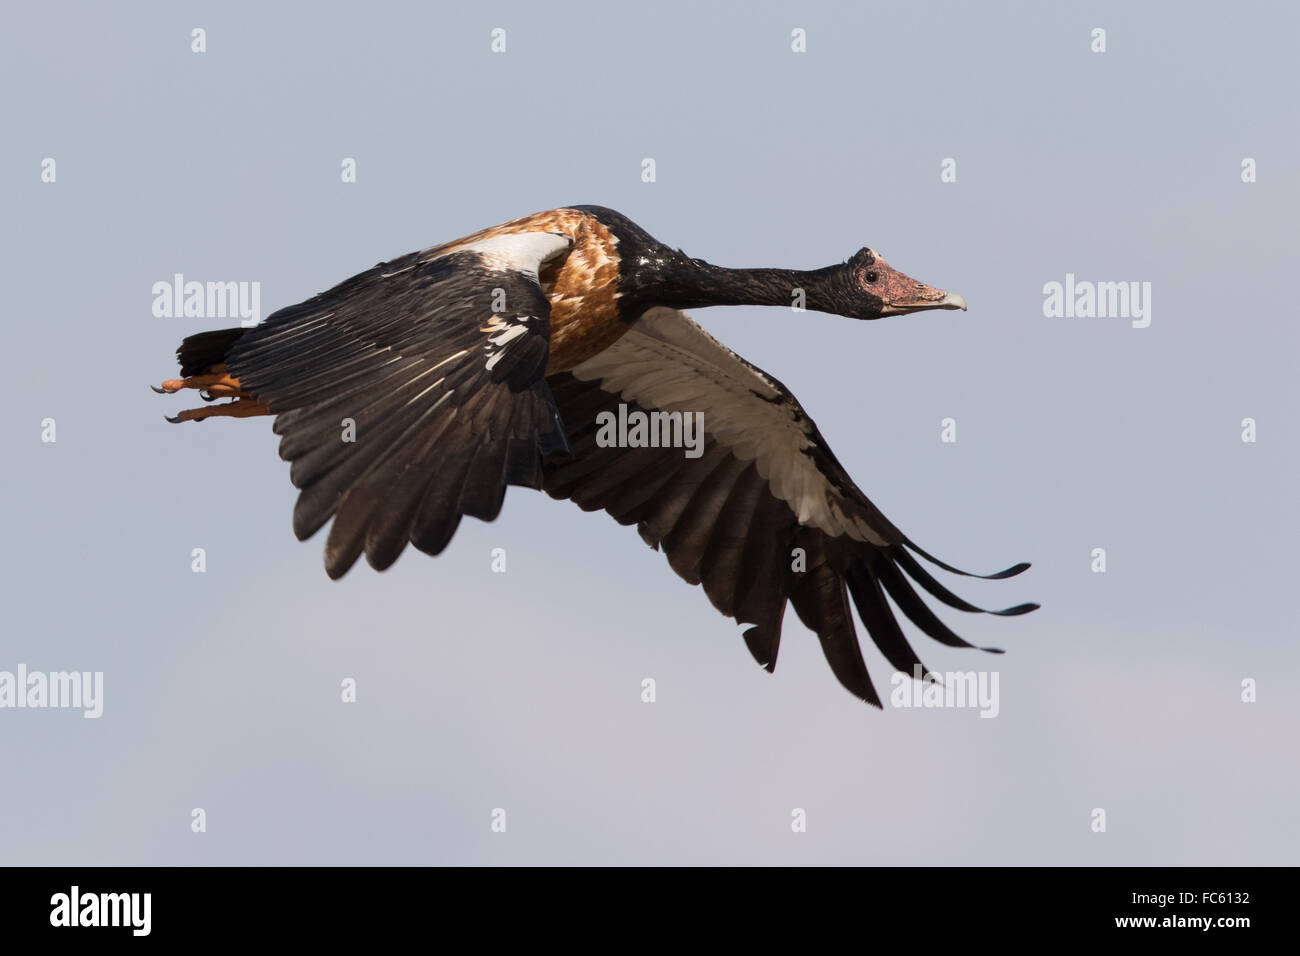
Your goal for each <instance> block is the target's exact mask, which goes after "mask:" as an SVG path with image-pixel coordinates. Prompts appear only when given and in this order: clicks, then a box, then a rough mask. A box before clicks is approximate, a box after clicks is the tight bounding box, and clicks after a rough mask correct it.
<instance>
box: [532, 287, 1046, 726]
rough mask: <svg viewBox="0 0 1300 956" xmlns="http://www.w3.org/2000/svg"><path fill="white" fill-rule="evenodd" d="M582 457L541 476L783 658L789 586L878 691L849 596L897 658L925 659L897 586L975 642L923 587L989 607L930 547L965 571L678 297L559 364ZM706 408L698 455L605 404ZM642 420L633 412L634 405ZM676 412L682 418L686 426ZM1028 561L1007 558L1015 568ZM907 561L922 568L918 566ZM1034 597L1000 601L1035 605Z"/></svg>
mask: <svg viewBox="0 0 1300 956" xmlns="http://www.w3.org/2000/svg"><path fill="white" fill-rule="evenodd" d="M549 382H550V385H551V391H552V394H553V395H554V397H555V400H556V403H557V405H558V407H559V410H560V416H561V418H562V420H563V422H564V424H565V428H566V431H567V436H568V443H569V446H570V450H571V457H568V458H566V457H564V456H552V457H551V458H548V459H547V460H546V462H545V465H544V471H545V476H544V487H545V489H546V491H547V492H548V493H549V494H550V495H551V496H552V497H555V498H570V499H572V500H573V501H574V502H575V503H577V504H578V505H579V506H580V507H582V508H583V509H585V510H588V511H592V510H595V509H598V508H599V509H604V510H606V511H608V512H609V513H610V514H611V515H612V516H613V517H614V518H615V519H616V520H617V521H619V522H620V523H621V524H636V525H637V530H638V531H639V532H640V533H641V537H642V538H643V539H645V541H646V542H647V543H648V544H649V545H650V546H651V547H654V548H662V549H663V550H664V552H665V553H666V555H667V557H668V563H669V564H670V565H671V566H672V568H673V570H674V571H676V572H677V573H678V574H679V575H680V576H681V577H682V578H684V579H685V580H687V581H688V582H690V583H691V584H703V586H704V591H705V593H706V594H707V595H708V597H709V600H710V601H711V602H712V603H713V605H714V606H715V607H716V608H717V609H718V610H719V611H721V612H722V613H723V614H726V615H729V616H731V617H734V618H735V619H736V621H737V622H739V623H742V624H750V625H752V626H751V627H750V628H749V629H748V630H746V631H745V635H744V636H745V643H746V644H747V645H748V647H749V650H750V652H751V653H752V654H753V655H754V658H755V659H756V660H757V661H758V662H759V663H760V664H762V665H763V666H764V667H766V668H767V669H768V670H769V671H771V670H772V669H773V668H774V667H775V666H776V656H777V649H778V646H779V644H780V639H781V622H782V618H783V616H784V613H785V607H786V604H787V602H789V603H791V604H793V605H794V609H795V611H796V613H797V614H798V615H799V618H800V620H802V621H803V623H804V624H805V625H806V626H807V627H808V628H810V629H811V630H813V631H815V632H816V633H817V636H818V637H819V638H820V640H821V646H822V650H823V651H824V652H825V655H826V660H827V661H828V663H829V664H830V666H831V669H832V670H833V671H834V672H835V676H836V677H838V678H839V680H840V683H842V684H843V685H844V686H845V687H847V688H848V689H849V690H850V691H851V692H852V693H854V694H855V695H856V696H858V697H859V698H861V699H863V700H865V701H867V702H869V703H871V704H874V705H875V706H877V707H879V706H881V701H880V697H879V695H878V694H877V693H876V690H875V688H874V687H873V686H872V683H871V679H870V677H869V676H868V674H867V667H866V663H865V662H864V661H863V658H862V652H861V649H860V647H859V645H858V641H857V634H856V630H855V627H854V624H853V616H852V612H851V610H850V599H851V600H852V603H853V605H854V606H856V607H857V610H858V615H859V616H860V617H861V619H862V622H863V624H864V625H865V626H866V628H867V631H868V632H869V633H870V635H871V638H872V640H873V641H874V642H875V644H876V646H877V647H879V648H880V650H881V652H882V653H883V654H884V656H885V657H886V659H887V660H888V661H889V663H890V664H891V665H893V666H894V667H895V668H897V669H898V670H901V671H905V672H907V673H909V674H910V673H913V668H914V667H922V672H923V673H925V671H924V668H923V666H922V665H921V662H920V660H919V659H918V658H917V655H916V653H915V651H913V650H912V647H911V645H910V644H909V643H908V641H907V638H906V637H905V636H904V634H903V631H902V628H901V627H900V626H899V623H898V621H897V620H896V619H895V617H894V614H893V611H892V610H891V608H890V606H889V603H888V601H886V599H885V595H886V594H888V595H889V596H890V597H892V598H893V600H894V602H895V603H896V604H897V605H898V607H899V608H900V609H901V610H902V611H903V613H904V614H905V615H907V617H908V618H910V619H911V621H912V622H913V623H914V624H915V625H916V626H917V627H919V628H920V629H921V630H922V631H923V632H924V633H926V634H928V635H929V636H930V637H932V638H934V639H935V640H937V641H939V642H941V643H943V644H947V645H949V646H953V647H970V646H971V645H970V644H968V643H967V642H966V641H964V640H962V639H961V638H960V637H958V636H957V635H956V634H955V633H953V631H952V630H951V629H950V628H949V627H948V626H947V625H946V624H944V623H943V622H942V621H941V620H939V618H938V617H937V616H936V615H935V613H934V612H933V611H932V610H931V609H930V608H929V606H928V605H927V604H926V603H925V602H924V601H923V600H922V599H921V596H920V594H919V593H918V592H917V590H916V587H915V586H914V585H919V586H920V587H921V588H923V589H924V590H925V591H928V592H929V593H930V594H931V595H933V596H934V597H935V598H937V599H938V600H940V601H942V602H943V603H945V604H947V605H949V606H950V607H954V608H960V609H961V610H964V611H980V610H982V609H981V608H977V607H976V606H975V605H973V604H970V603H969V602H967V601H964V600H962V599H961V598H959V597H957V596H956V595H955V594H953V593H952V592H951V591H949V590H948V589H947V588H945V587H944V586H943V585H942V584H940V583H939V582H938V581H936V580H935V579H934V577H933V576H931V575H930V574H929V573H928V572H927V571H926V570H925V568H924V567H922V565H921V563H920V562H919V561H918V560H917V556H920V557H923V558H925V559H927V560H929V561H932V562H933V563H935V564H936V565H938V566H939V567H942V568H944V569H946V570H948V571H953V572H955V573H958V574H967V572H964V571H959V570H957V569H956V568H953V567H951V566H949V565H947V564H944V563H942V562H940V561H938V560H936V559H935V558H933V557H931V556H930V555H929V554H927V553H926V552H924V551H922V550H921V549H920V548H918V547H917V546H916V545H915V544H913V543H912V542H911V541H910V540H909V539H908V538H907V537H906V536H905V535H903V534H902V532H900V531H899V530H898V529H897V528H896V527H894V525H893V524H891V523H890V522H889V520H888V519H887V518H885V516H884V515H883V514H881V512H880V511H879V509H877V508H876V507H875V505H873V504H872V503H871V502H870V501H869V500H868V499H867V497H866V496H865V495H864V494H863V493H862V492H861V490H859V489H858V487H857V485H855V484H854V483H853V481H852V479H850V478H849V476H848V474H847V473H846V472H845V470H844V468H843V467H842V466H841V465H840V463H839V462H838V461H837V460H836V459H835V456H834V455H833V454H832V453H831V450H830V448H829V447H828V446H827V444H826V442H825V440H824V439H823V438H822V436H821V433H820V432H818V430H817V426H816V425H815V424H813V422H812V420H811V419H810V418H808V416H807V414H805V412H804V410H803V408H802V407H801V406H800V405H799V403H798V402H797V401H796V400H795V398H794V396H793V395H791V394H790V392H789V391H788V390H787V389H786V388H785V386H783V385H782V384H781V383H780V382H778V381H776V380H775V379H773V378H771V377H770V376H768V375H767V374H765V373H764V372H763V371H761V370H760V369H758V368H756V367H754V366H752V365H750V364H749V363H747V362H746V361H745V360H744V359H742V358H740V357H739V356H738V355H736V354H735V353H734V352H731V351H730V350H729V349H727V348H725V347H724V346H723V345H722V344H721V343H719V342H718V341H717V340H716V339H714V338H713V337H712V336H710V335H709V334H708V333H707V332H705V331H704V330H703V329H702V328H700V327H699V326H698V325H697V324H696V323H695V322H693V321H692V320H691V319H690V318H688V317H687V316H685V315H683V314H682V313H680V312H677V311H675V310H672V309H665V308H656V309H651V310H649V311H648V312H646V314H645V315H644V316H642V318H641V319H639V320H638V321H637V322H636V323H635V324H634V325H633V326H632V328H631V330H629V331H628V333H627V334H626V335H624V336H623V337H622V338H621V339H619V340H618V341H617V342H616V343H615V344H614V345H613V346H611V347H610V348H608V349H606V350H605V351H604V352H601V353H600V354H599V355H597V356H595V357H594V358H592V359H589V360H588V361H586V362H584V363H583V364H581V365H579V366H577V367H576V368H574V369H573V370H572V371H570V372H565V373H561V374H557V375H552V376H550V378H549ZM620 404H624V405H626V406H627V411H626V414H627V415H630V414H632V413H635V412H668V413H673V412H679V413H683V414H691V413H696V412H699V413H702V415H703V425H704V431H705V440H704V443H703V448H702V453H701V454H700V455H699V457H695V458H691V457H687V456H686V454H685V453H684V450H683V449H682V448H681V447H637V448H632V447H618V446H616V445H610V444H608V443H607V442H606V441H604V440H601V441H598V437H600V436H601V421H603V422H606V423H607V422H609V418H607V417H602V418H601V421H598V417H599V416H601V413H611V414H613V415H615V416H617V415H618V409H619V405H620ZM629 420H630V419H629ZM675 426H676V423H675V422H674V423H673V427H675ZM1027 567H1028V565H1027V564H1020V565H1016V566H1015V567H1011V568H1008V569H1007V570H1005V571H1002V572H1000V573H998V574H993V575H971V576H975V577H990V578H1004V577H1010V576H1012V575H1014V574H1018V573H1020V572H1021V571H1023V570H1025V568H1027ZM909 577H910V579H911V580H910V581H909ZM1036 607H1037V605H1035V604H1021V605H1019V606H1017V607H1012V608H1008V609H1006V610H1002V611H993V612H990V613H994V614H1002V615H1014V614H1023V613H1025V612H1027V611H1031V610H1033V609H1034V608H1036Z"/></svg>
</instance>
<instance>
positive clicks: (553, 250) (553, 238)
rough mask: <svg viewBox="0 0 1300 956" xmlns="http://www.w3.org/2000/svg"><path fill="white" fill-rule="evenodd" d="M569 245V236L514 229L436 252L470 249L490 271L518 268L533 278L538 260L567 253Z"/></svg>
mask: <svg viewBox="0 0 1300 956" xmlns="http://www.w3.org/2000/svg"><path fill="white" fill-rule="evenodd" d="M572 245H573V241H572V240H571V239H569V238H568V237H566V236H560V235H556V234H555V233H553V232H515V233H508V234H506V235H504V236H488V237H487V238H486V239H480V240H478V241H477V242H471V243H468V244H467V245H463V246H453V247H452V248H450V249H443V250H442V251H441V252H439V253H438V255H439V256H445V255H450V254H451V253H453V252H473V253H476V254H477V255H478V256H479V258H480V259H482V260H483V265H484V267H485V268H487V269H490V270H492V271H493V272H522V273H523V274H525V275H527V276H530V277H532V278H534V279H536V278H537V273H538V272H539V271H540V270H541V268H542V263H544V262H546V261H547V260H548V259H551V258H554V257H555V256H558V255H560V254H561V253H567V252H568V251H569V248H570V247H571V246H572Z"/></svg>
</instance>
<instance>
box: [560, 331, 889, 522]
mask: <svg viewBox="0 0 1300 956" xmlns="http://www.w3.org/2000/svg"><path fill="white" fill-rule="evenodd" d="M571 374H572V375H573V376H574V377H575V378H578V379H581V380H582V381H592V380H594V379H599V380H600V383H601V387H602V388H604V389H605V390H606V391H611V392H617V393H618V394H620V395H621V396H622V397H623V398H624V399H626V400H628V401H633V402H636V403H637V404H639V405H642V406H645V407H646V408H651V409H658V410H661V411H680V412H703V413H704V428H705V431H706V432H707V433H708V434H710V435H712V436H713V438H714V440H715V441H717V442H719V443H721V444H723V445H726V446H727V447H728V448H730V449H731V452H732V454H734V455H735V456H736V457H737V458H739V459H740V460H742V461H753V462H754V463H755V467H756V469H757V470H758V473H759V475H760V476H761V477H762V478H764V479H765V480H766V481H767V482H768V485H769V487H770V488H771V489H772V494H774V495H775V496H776V497H778V498H780V499H781V500H782V501H784V502H786V504H788V505H789V506H790V509H791V510H792V511H793V512H794V513H795V514H796V515H797V516H798V519H799V522H800V523H801V524H805V525H808V526H810V527H814V528H817V529H818V530H820V531H824V532H826V533H827V534H829V535H832V536H834V535H840V534H848V535H850V536H851V537H853V538H856V539H857V540H860V541H869V542H871V543H872V544H876V545H882V546H883V545H885V544H887V543H888V542H887V541H886V540H885V539H884V538H883V537H881V535H880V534H879V533H878V532H876V531H875V529H873V528H872V527H871V526H870V525H869V524H868V523H867V522H866V520H864V518H863V517H862V516H860V515H857V514H854V513H853V511H852V509H850V508H848V507H846V506H847V505H848V502H847V501H846V500H845V499H844V496H843V495H842V494H841V493H840V491H839V490H838V489H836V488H835V487H834V486H833V485H832V484H831V483H830V482H829V481H828V480H827V478H826V476H825V475H824V474H822V472H821V471H820V470H819V469H818V468H817V465H816V463H815V462H814V461H813V460H812V458H811V457H809V456H808V455H807V454H805V453H804V449H807V448H809V447H811V446H812V444H813V442H812V439H811V437H810V435H809V432H808V431H807V430H806V429H805V427H804V426H803V424H801V422H800V421H799V420H797V416H798V415H799V413H800V409H799V408H798V406H797V404H795V403H794V402H792V401H791V400H789V399H787V397H786V393H785V392H783V391H782V390H781V389H780V388H778V387H777V385H776V384H775V383H774V382H773V381H772V380H771V379H769V378H767V377H766V376H765V375H763V374H762V373H760V372H759V371H758V370H756V369H754V368H752V367H751V366H749V365H747V364H746V363H745V362H744V361H742V360H741V358H740V357H739V356H738V355H736V353H734V352H732V351H731V350H730V349H728V348H727V347H726V346H724V345H722V343H720V342H719V341H718V340H717V339H715V338H714V337H713V336H711V335H709V333H707V332H705V331H704V329H702V328H700V326H699V325H697V324H696V323H695V322H694V321H693V320H692V319H691V318H689V317H688V316H686V315H684V314H683V313H681V312H678V311H677V310H676V309H667V308H653V309H650V310H648V311H647V312H646V313H645V314H644V315H643V316H642V317H641V318H640V319H638V320H637V321H636V322H635V323H634V324H633V325H632V328H631V329H629V330H628V332H627V333H626V334H625V335H624V336H623V337H622V338H620V339H619V340H618V341H617V342H615V343H614V344H613V345H611V346H610V347H609V348H607V349H605V350H604V351H603V352H601V353H600V354H598V355H596V356H594V357H593V358H590V359H588V360H587V361H586V362H583V363H582V364H581V365H579V366H577V367H576V368H574V369H572V370H571ZM805 421H806V419H805Z"/></svg>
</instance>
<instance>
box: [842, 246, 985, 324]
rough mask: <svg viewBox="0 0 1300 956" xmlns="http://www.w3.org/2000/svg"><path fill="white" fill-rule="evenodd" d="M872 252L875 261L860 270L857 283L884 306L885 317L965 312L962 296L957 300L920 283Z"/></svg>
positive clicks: (941, 290) (940, 290)
mask: <svg viewBox="0 0 1300 956" xmlns="http://www.w3.org/2000/svg"><path fill="white" fill-rule="evenodd" d="M870 251H871V255H872V256H873V261H871V262H869V263H868V264H867V265H864V266H863V267H862V268H861V269H859V270H858V283H859V284H860V285H861V286H862V289H863V291H865V292H869V293H871V294H872V295H874V296H875V297H876V298H878V299H880V300H881V301H882V302H884V303H885V309H884V311H883V313H882V314H883V315H893V314H898V313H901V312H908V311H916V310H920V309H934V308H940V309H965V308H966V302H965V300H964V299H962V298H961V296H954V295H951V294H950V293H948V292H945V291H944V290H943V289H936V288H934V286H928V285H926V284H925V283H923V282H918V281H917V280H915V279H913V278H912V277H911V276H909V275H904V274H903V273H901V272H899V271H898V270H897V269H895V268H894V267H893V266H891V265H890V264H889V263H887V262H886V261H885V260H884V259H882V258H880V256H879V255H876V253H875V252H874V250H870Z"/></svg>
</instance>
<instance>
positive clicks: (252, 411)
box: [167, 398, 271, 423]
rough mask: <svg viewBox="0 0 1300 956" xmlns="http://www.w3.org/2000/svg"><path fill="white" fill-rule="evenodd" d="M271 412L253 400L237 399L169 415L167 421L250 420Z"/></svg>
mask: <svg viewBox="0 0 1300 956" xmlns="http://www.w3.org/2000/svg"><path fill="white" fill-rule="evenodd" d="M270 414H271V410H270V409H269V408H267V407H266V406H265V405H263V404H262V403H261V402H259V401H257V400H256V399H253V398H237V399H235V400H234V401H233V402H222V403H221V404H220V405H207V406H204V407H202V408H187V409H185V411H183V412H181V413H180V414H178V415H169V416H168V417H167V420H168V421H169V422H172V423H176V422H201V421H203V420H204V419H205V418H216V417H218V416H220V415H225V416H227V417H229V418H249V417H251V416H253V415H270Z"/></svg>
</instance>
